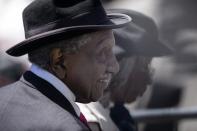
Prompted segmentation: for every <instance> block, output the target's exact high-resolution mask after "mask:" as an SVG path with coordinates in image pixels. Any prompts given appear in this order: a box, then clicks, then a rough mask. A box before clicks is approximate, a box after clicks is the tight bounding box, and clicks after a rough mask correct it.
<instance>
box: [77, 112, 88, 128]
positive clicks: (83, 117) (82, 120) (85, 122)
mask: <svg viewBox="0 0 197 131" xmlns="http://www.w3.org/2000/svg"><path fill="white" fill-rule="evenodd" d="M79 119H80V120H81V122H83V123H84V124H85V125H86V126H88V122H87V120H86V118H85V116H84V115H83V114H82V113H80V117H79Z"/></svg>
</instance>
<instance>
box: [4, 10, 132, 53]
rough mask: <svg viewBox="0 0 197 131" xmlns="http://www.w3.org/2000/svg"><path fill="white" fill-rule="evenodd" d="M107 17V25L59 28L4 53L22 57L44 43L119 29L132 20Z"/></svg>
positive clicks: (112, 16) (110, 15)
mask: <svg viewBox="0 0 197 131" xmlns="http://www.w3.org/2000/svg"><path fill="white" fill-rule="evenodd" d="M107 17H108V18H109V20H110V22H108V23H104V24H100V25H80V26H71V27H65V28H59V29H56V30H52V31H48V32H45V33H41V34H38V35H35V36H33V37H29V38H27V39H25V40H24V41H22V42H20V43H18V44H17V45H15V46H13V47H11V48H10V49H8V50H7V51H6V53H8V54H9V55H11V56H22V55H25V54H27V53H29V52H31V51H33V50H35V49H36V48H39V47H41V46H45V45H46V44H47V43H49V42H46V41H54V40H56V39H58V38H60V37H63V38H64V39H66V38H70V37H73V36H72V35H74V34H76V35H79V34H82V33H84V32H91V31H96V30H104V29H116V28H121V27H123V26H125V25H127V24H128V23H130V22H131V20H132V19H131V17H130V16H128V15H125V14H121V13H108V14H107Z"/></svg>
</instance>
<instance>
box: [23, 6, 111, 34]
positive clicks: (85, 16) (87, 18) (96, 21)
mask: <svg viewBox="0 0 197 131" xmlns="http://www.w3.org/2000/svg"><path fill="white" fill-rule="evenodd" d="M102 24H112V22H111V21H110V20H109V19H108V18H107V15H106V13H105V11H103V10H98V9H97V10H94V11H92V12H84V13H81V14H79V15H75V16H73V17H72V18H65V19H59V20H56V21H54V22H50V23H48V24H45V25H44V26H40V27H38V28H36V29H32V30H29V31H27V32H26V34H25V37H26V38H29V37H32V36H35V35H38V34H41V33H44V32H48V31H54V30H57V29H63V28H72V27H74V26H82V25H102Z"/></svg>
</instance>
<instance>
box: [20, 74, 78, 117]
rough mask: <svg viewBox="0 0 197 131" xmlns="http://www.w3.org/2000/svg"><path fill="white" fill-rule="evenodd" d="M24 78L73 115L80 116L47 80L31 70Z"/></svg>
mask: <svg viewBox="0 0 197 131" xmlns="http://www.w3.org/2000/svg"><path fill="white" fill-rule="evenodd" d="M23 77H24V79H25V80H26V81H28V82H29V83H31V84H32V85H33V86H35V87H36V89H37V90H39V91H40V92H41V93H42V94H43V95H45V96H46V97H48V98H49V99H50V100H52V101H53V102H54V103H56V104H58V105H59V106H60V107H62V108H63V109H65V110H67V111H68V112H70V113H71V114H72V115H73V116H75V117H77V118H79V117H78V116H77V114H76V112H75V110H74V108H73V106H72V105H71V103H70V102H69V101H68V100H67V99H66V97H64V95H62V94H61V93H60V92H59V91H58V90H57V89H56V88H55V87H54V86H53V85H51V84H50V83H49V82H47V81H46V80H43V79H42V78H40V77H38V76H37V75H35V74H34V73H32V72H31V71H27V72H25V73H24V75H23Z"/></svg>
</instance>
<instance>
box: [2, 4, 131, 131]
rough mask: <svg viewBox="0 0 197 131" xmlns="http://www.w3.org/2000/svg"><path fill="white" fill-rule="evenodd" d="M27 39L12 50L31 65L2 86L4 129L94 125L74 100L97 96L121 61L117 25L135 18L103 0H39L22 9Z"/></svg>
mask: <svg viewBox="0 0 197 131" xmlns="http://www.w3.org/2000/svg"><path fill="white" fill-rule="evenodd" d="M23 21H24V28H25V36H26V40H24V41H22V42H21V43H19V44H18V45H16V46H14V47H12V48H11V49H9V50H8V51H7V53H8V54H10V55H12V56H21V55H24V54H28V58H29V60H30V62H32V66H31V68H30V70H29V71H27V72H25V73H24V74H23V76H22V78H21V79H20V80H19V81H17V82H16V83H13V84H11V85H8V86H6V87H2V88H1V89H0V105H1V106H0V130H1V131H13V130H14V131H27V130H29V131H31V130H32V131H60V130H61V131H81V130H83V131H85V130H90V129H89V127H88V125H87V123H86V119H85V117H84V116H83V114H82V113H80V110H79V108H78V106H77V105H76V104H75V101H77V102H82V103H88V102H91V101H97V100H98V99H99V98H100V96H102V94H103V90H104V89H105V88H106V87H107V86H108V85H109V82H110V80H111V78H112V76H113V75H114V74H115V73H117V72H118V70H119V66H118V63H117V61H116V58H115V56H114V54H113V52H112V48H113V46H114V42H115V41H114V36H113V32H112V29H114V28H119V27H122V26H124V25H126V24H127V23H129V22H130V21H131V18H130V17H129V16H127V15H124V14H120V13H108V14H106V12H105V11H104V9H103V7H102V4H101V2H100V1H99V0H36V1H34V2H33V3H31V4H30V5H29V6H28V7H27V8H26V9H25V10H24V12H23Z"/></svg>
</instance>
